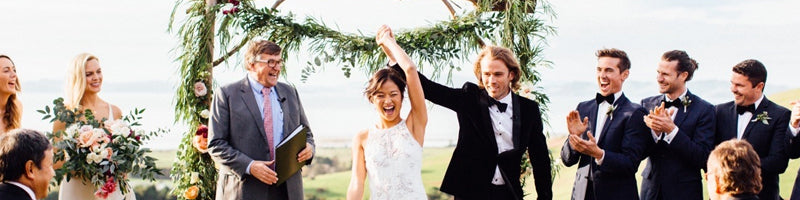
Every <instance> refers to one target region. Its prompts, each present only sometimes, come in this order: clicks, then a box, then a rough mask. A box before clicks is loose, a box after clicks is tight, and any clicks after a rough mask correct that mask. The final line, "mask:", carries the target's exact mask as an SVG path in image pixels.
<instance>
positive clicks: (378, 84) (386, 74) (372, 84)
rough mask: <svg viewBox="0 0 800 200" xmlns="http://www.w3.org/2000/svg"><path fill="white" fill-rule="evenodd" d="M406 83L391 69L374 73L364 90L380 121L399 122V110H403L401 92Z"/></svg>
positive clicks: (403, 90)
mask: <svg viewBox="0 0 800 200" xmlns="http://www.w3.org/2000/svg"><path fill="white" fill-rule="evenodd" d="M405 90H406V81H405V80H404V79H403V76H402V75H401V74H400V73H399V72H397V71H394V70H393V69H389V68H383V69H380V70H378V71H377V72H375V74H374V75H372V78H370V79H369V85H367V88H366V89H365V90H364V95H366V96H367V99H369V102H370V103H372V104H373V105H375V109H376V110H377V111H378V114H379V115H380V117H381V119H382V120H385V121H390V122H391V121H399V120H401V119H400V109H401V108H403V92H405Z"/></svg>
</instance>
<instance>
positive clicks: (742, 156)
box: [706, 139, 761, 200]
mask: <svg viewBox="0 0 800 200" xmlns="http://www.w3.org/2000/svg"><path fill="white" fill-rule="evenodd" d="M706 167H707V169H708V170H707V171H706V181H708V184H707V185H706V186H707V187H708V188H707V189H708V193H709V197H711V199H714V200H716V199H726V197H727V196H731V195H742V194H758V192H759V191H761V161H760V159H759V158H758V154H757V153H756V151H755V150H753V146H751V145H750V143H748V142H747V141H746V140H737V139H733V140H728V141H725V142H723V143H721V144H719V145H717V147H716V148H714V150H713V151H711V155H709V157H708V163H707V166H706Z"/></svg>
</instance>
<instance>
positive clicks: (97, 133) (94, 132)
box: [92, 128, 106, 139]
mask: <svg viewBox="0 0 800 200" xmlns="http://www.w3.org/2000/svg"><path fill="white" fill-rule="evenodd" d="M105 134H106V131H104V130H103V129H99V128H96V129H92V137H95V138H98V139H99V138H102V137H103V136H105Z"/></svg>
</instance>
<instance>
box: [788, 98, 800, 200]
mask: <svg viewBox="0 0 800 200" xmlns="http://www.w3.org/2000/svg"><path fill="white" fill-rule="evenodd" d="M791 105H792V115H791V117H790V119H789V135H786V137H788V138H789V146H788V147H787V149H786V151H787V152H788V153H789V157H790V158H793V159H794V158H800V137H799V136H797V135H798V134H797V133H798V132H800V99H798V100H796V101H794V102H792V103H791ZM798 171H800V170H798ZM798 180H800V173H798V176H797V178H795V180H794V188H793V189H792V198H791V199H793V200H794V199H800V185H798V184H800V181H798Z"/></svg>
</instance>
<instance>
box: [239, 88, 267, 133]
mask: <svg viewBox="0 0 800 200" xmlns="http://www.w3.org/2000/svg"><path fill="white" fill-rule="evenodd" d="M240 85H241V87H240V88H239V89H240V90H241V93H240V97H241V98H242V101H243V102H244V105H245V106H246V107H247V110H249V111H250V115H252V117H251V118H252V119H253V122H254V123H256V126H258V132H259V133H261V134H259V135H261V138H262V139H264V142H266V141H267V135H266V134H267V133H266V132H264V119H263V118H261V112H262V111H259V109H258V102H256V98H255V96H254V95H255V94H254V93H253V89H252V88H251V87H250V81H248V80H247V78H244V80H242V84H240ZM265 101H267V100H265Z"/></svg>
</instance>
